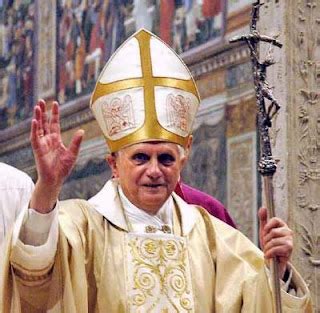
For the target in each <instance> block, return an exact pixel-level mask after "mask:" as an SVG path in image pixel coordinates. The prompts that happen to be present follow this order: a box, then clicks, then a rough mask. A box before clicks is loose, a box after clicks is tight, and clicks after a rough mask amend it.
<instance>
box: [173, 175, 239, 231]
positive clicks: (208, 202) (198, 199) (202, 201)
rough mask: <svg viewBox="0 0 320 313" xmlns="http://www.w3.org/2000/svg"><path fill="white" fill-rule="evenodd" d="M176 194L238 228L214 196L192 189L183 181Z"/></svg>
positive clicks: (178, 185)
mask: <svg viewBox="0 0 320 313" xmlns="http://www.w3.org/2000/svg"><path fill="white" fill-rule="evenodd" d="M174 192H175V193H176V194H177V195H178V196H180V197H181V198H182V199H183V200H184V201H186V202H187V203H189V204H195V205H199V206H201V207H203V208H204V209H206V210H207V211H208V212H209V213H210V214H211V215H213V216H214V217H216V218H218V219H219V220H221V221H223V222H225V223H227V224H229V225H230V226H232V227H234V228H237V226H236V223H235V222H234V221H233V219H232V217H231V215H230V214H229V212H228V210H227V209H226V208H225V206H224V205H223V204H222V203H221V202H220V201H219V200H217V199H216V198H214V197H213V196H210V195H208V194H207V193H205V192H203V191H201V190H198V189H196V188H194V187H191V186H189V185H187V184H185V183H184V182H182V181H181V180H179V182H178V184H177V186H176V188H175V190H174Z"/></svg>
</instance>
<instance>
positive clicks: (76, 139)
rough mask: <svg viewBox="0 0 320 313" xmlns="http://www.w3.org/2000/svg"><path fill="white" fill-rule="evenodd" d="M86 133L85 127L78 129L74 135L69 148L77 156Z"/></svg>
mask: <svg viewBox="0 0 320 313" xmlns="http://www.w3.org/2000/svg"><path fill="white" fill-rule="evenodd" d="M83 135H84V130H83V129H78V130H77V131H76V133H75V134H74V135H73V137H72V140H71V143H70V145H69V147H68V150H69V151H70V152H71V153H72V154H73V155H74V156H75V157H77V156H78V154H79V150H80V145H81V141H82V138H83Z"/></svg>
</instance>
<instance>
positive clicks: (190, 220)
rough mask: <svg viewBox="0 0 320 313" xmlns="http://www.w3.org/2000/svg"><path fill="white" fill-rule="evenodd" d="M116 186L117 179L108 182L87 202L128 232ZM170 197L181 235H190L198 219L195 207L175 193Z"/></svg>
mask: <svg viewBox="0 0 320 313" xmlns="http://www.w3.org/2000/svg"><path fill="white" fill-rule="evenodd" d="M118 185H119V183H118V180H117V179H110V180H108V181H107V183H106V184H105V185H104V186H103V188H102V189H101V190H100V191H99V192H98V193H97V194H96V195H95V196H93V197H92V198H90V199H89V200H88V202H89V203H90V204H91V205H92V206H93V207H94V208H95V209H96V210H97V211H98V212H99V213H100V214H101V215H102V216H103V217H105V218H106V219H107V220H108V221H109V222H110V223H112V224H114V225H116V226H117V227H119V228H121V229H123V230H125V231H127V232H128V231H129V230H128V226H127V223H126V219H125V217H124V213H123V210H121V209H120V208H121V205H122V204H121V201H120V197H119V193H118ZM172 197H173V200H174V202H175V204H176V209H178V210H179V211H180V215H181V223H182V235H183V236H186V235H188V234H189V233H190V231H191V230H192V228H193V227H194V225H195V223H196V221H197V218H198V217H199V214H198V210H197V209H196V208H195V206H193V205H189V204H187V203H186V202H185V201H184V200H183V199H181V198H180V197H179V196H178V195H176V194H175V193H172Z"/></svg>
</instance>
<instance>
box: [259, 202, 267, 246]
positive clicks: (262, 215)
mask: <svg viewBox="0 0 320 313" xmlns="http://www.w3.org/2000/svg"><path fill="white" fill-rule="evenodd" d="M258 216H259V224H260V227H259V239H260V246H261V248H262V249H263V247H264V240H263V237H264V227H265V226H266V224H267V222H268V212H267V209H266V208H260V209H259V212H258Z"/></svg>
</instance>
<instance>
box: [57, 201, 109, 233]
mask: <svg viewBox="0 0 320 313" xmlns="http://www.w3.org/2000/svg"><path fill="white" fill-rule="evenodd" d="M59 220H60V223H62V224H70V223H71V224H73V225H76V226H77V227H86V225H87V224H88V222H90V221H95V222H96V223H101V222H102V220H103V217H102V216H101V215H100V214H99V213H98V212H97V211H96V210H95V209H94V208H93V207H92V205H91V204H90V203H89V202H88V201H86V200H82V199H70V200H64V201H60V202H59Z"/></svg>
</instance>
